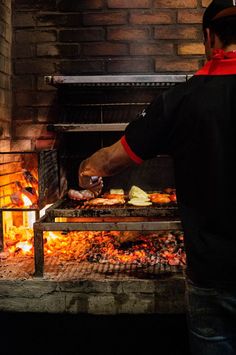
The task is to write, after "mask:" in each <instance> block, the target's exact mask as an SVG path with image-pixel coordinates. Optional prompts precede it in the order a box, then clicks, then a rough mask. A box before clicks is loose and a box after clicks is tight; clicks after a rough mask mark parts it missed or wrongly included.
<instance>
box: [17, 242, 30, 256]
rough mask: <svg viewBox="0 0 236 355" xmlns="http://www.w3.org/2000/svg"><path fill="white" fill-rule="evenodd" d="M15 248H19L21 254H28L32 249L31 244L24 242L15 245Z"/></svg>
mask: <svg viewBox="0 0 236 355" xmlns="http://www.w3.org/2000/svg"><path fill="white" fill-rule="evenodd" d="M16 248H19V249H21V250H22V253H23V254H24V253H29V252H30V251H31V249H32V248H33V244H32V243H30V242H28V241H25V242H19V243H17V244H16Z"/></svg>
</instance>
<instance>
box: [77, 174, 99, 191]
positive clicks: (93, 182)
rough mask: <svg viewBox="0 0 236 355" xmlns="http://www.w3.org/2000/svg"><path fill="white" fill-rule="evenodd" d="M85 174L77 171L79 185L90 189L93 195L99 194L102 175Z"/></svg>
mask: <svg viewBox="0 0 236 355" xmlns="http://www.w3.org/2000/svg"><path fill="white" fill-rule="evenodd" d="M94 178H95V177H94V176H88V175H85V174H84V173H83V172H81V173H79V185H80V186H81V187H83V188H84V189H86V190H90V191H92V192H93V193H94V194H95V196H98V195H100V193H101V192H102V188H103V180H102V177H97V176H96V179H94Z"/></svg>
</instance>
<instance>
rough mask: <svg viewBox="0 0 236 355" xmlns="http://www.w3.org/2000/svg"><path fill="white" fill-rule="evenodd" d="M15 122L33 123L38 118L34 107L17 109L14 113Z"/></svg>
mask: <svg viewBox="0 0 236 355" xmlns="http://www.w3.org/2000/svg"><path fill="white" fill-rule="evenodd" d="M12 118H13V120H20V121H27V122H31V121H33V120H34V119H35V118H36V112H35V109H34V108H32V107H19V106H18V107H17V109H16V110H14V111H13V116H12Z"/></svg>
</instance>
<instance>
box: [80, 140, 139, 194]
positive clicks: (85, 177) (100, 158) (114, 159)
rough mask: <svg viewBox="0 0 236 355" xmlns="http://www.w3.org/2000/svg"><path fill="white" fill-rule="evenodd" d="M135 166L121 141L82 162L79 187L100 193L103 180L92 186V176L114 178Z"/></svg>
mask: <svg viewBox="0 0 236 355" xmlns="http://www.w3.org/2000/svg"><path fill="white" fill-rule="evenodd" d="M133 164H134V162H133V160H132V159H131V158H130V157H129V155H128V154H127V153H126V151H125V149H124V147H123V145H122V143H121V141H120V140H119V141H118V142H116V143H115V144H113V145H111V146H109V147H106V148H102V149H100V150H98V151H97V152H96V153H94V154H93V155H91V156H90V157H89V158H87V159H85V160H83V161H82V163H81V164H80V167H79V185H80V186H81V187H82V188H85V189H88V188H89V189H90V190H94V191H99V189H101V187H102V180H101V179H100V181H98V182H97V183H95V184H91V180H90V177H91V176H99V177H103V176H112V175H115V174H117V173H119V172H121V171H122V170H124V169H125V168H127V167H129V166H130V165H133Z"/></svg>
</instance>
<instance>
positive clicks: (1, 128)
mask: <svg viewBox="0 0 236 355" xmlns="http://www.w3.org/2000/svg"><path fill="white" fill-rule="evenodd" d="M10 136H11V135H10V122H1V123H0V137H1V139H6V138H10Z"/></svg>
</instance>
